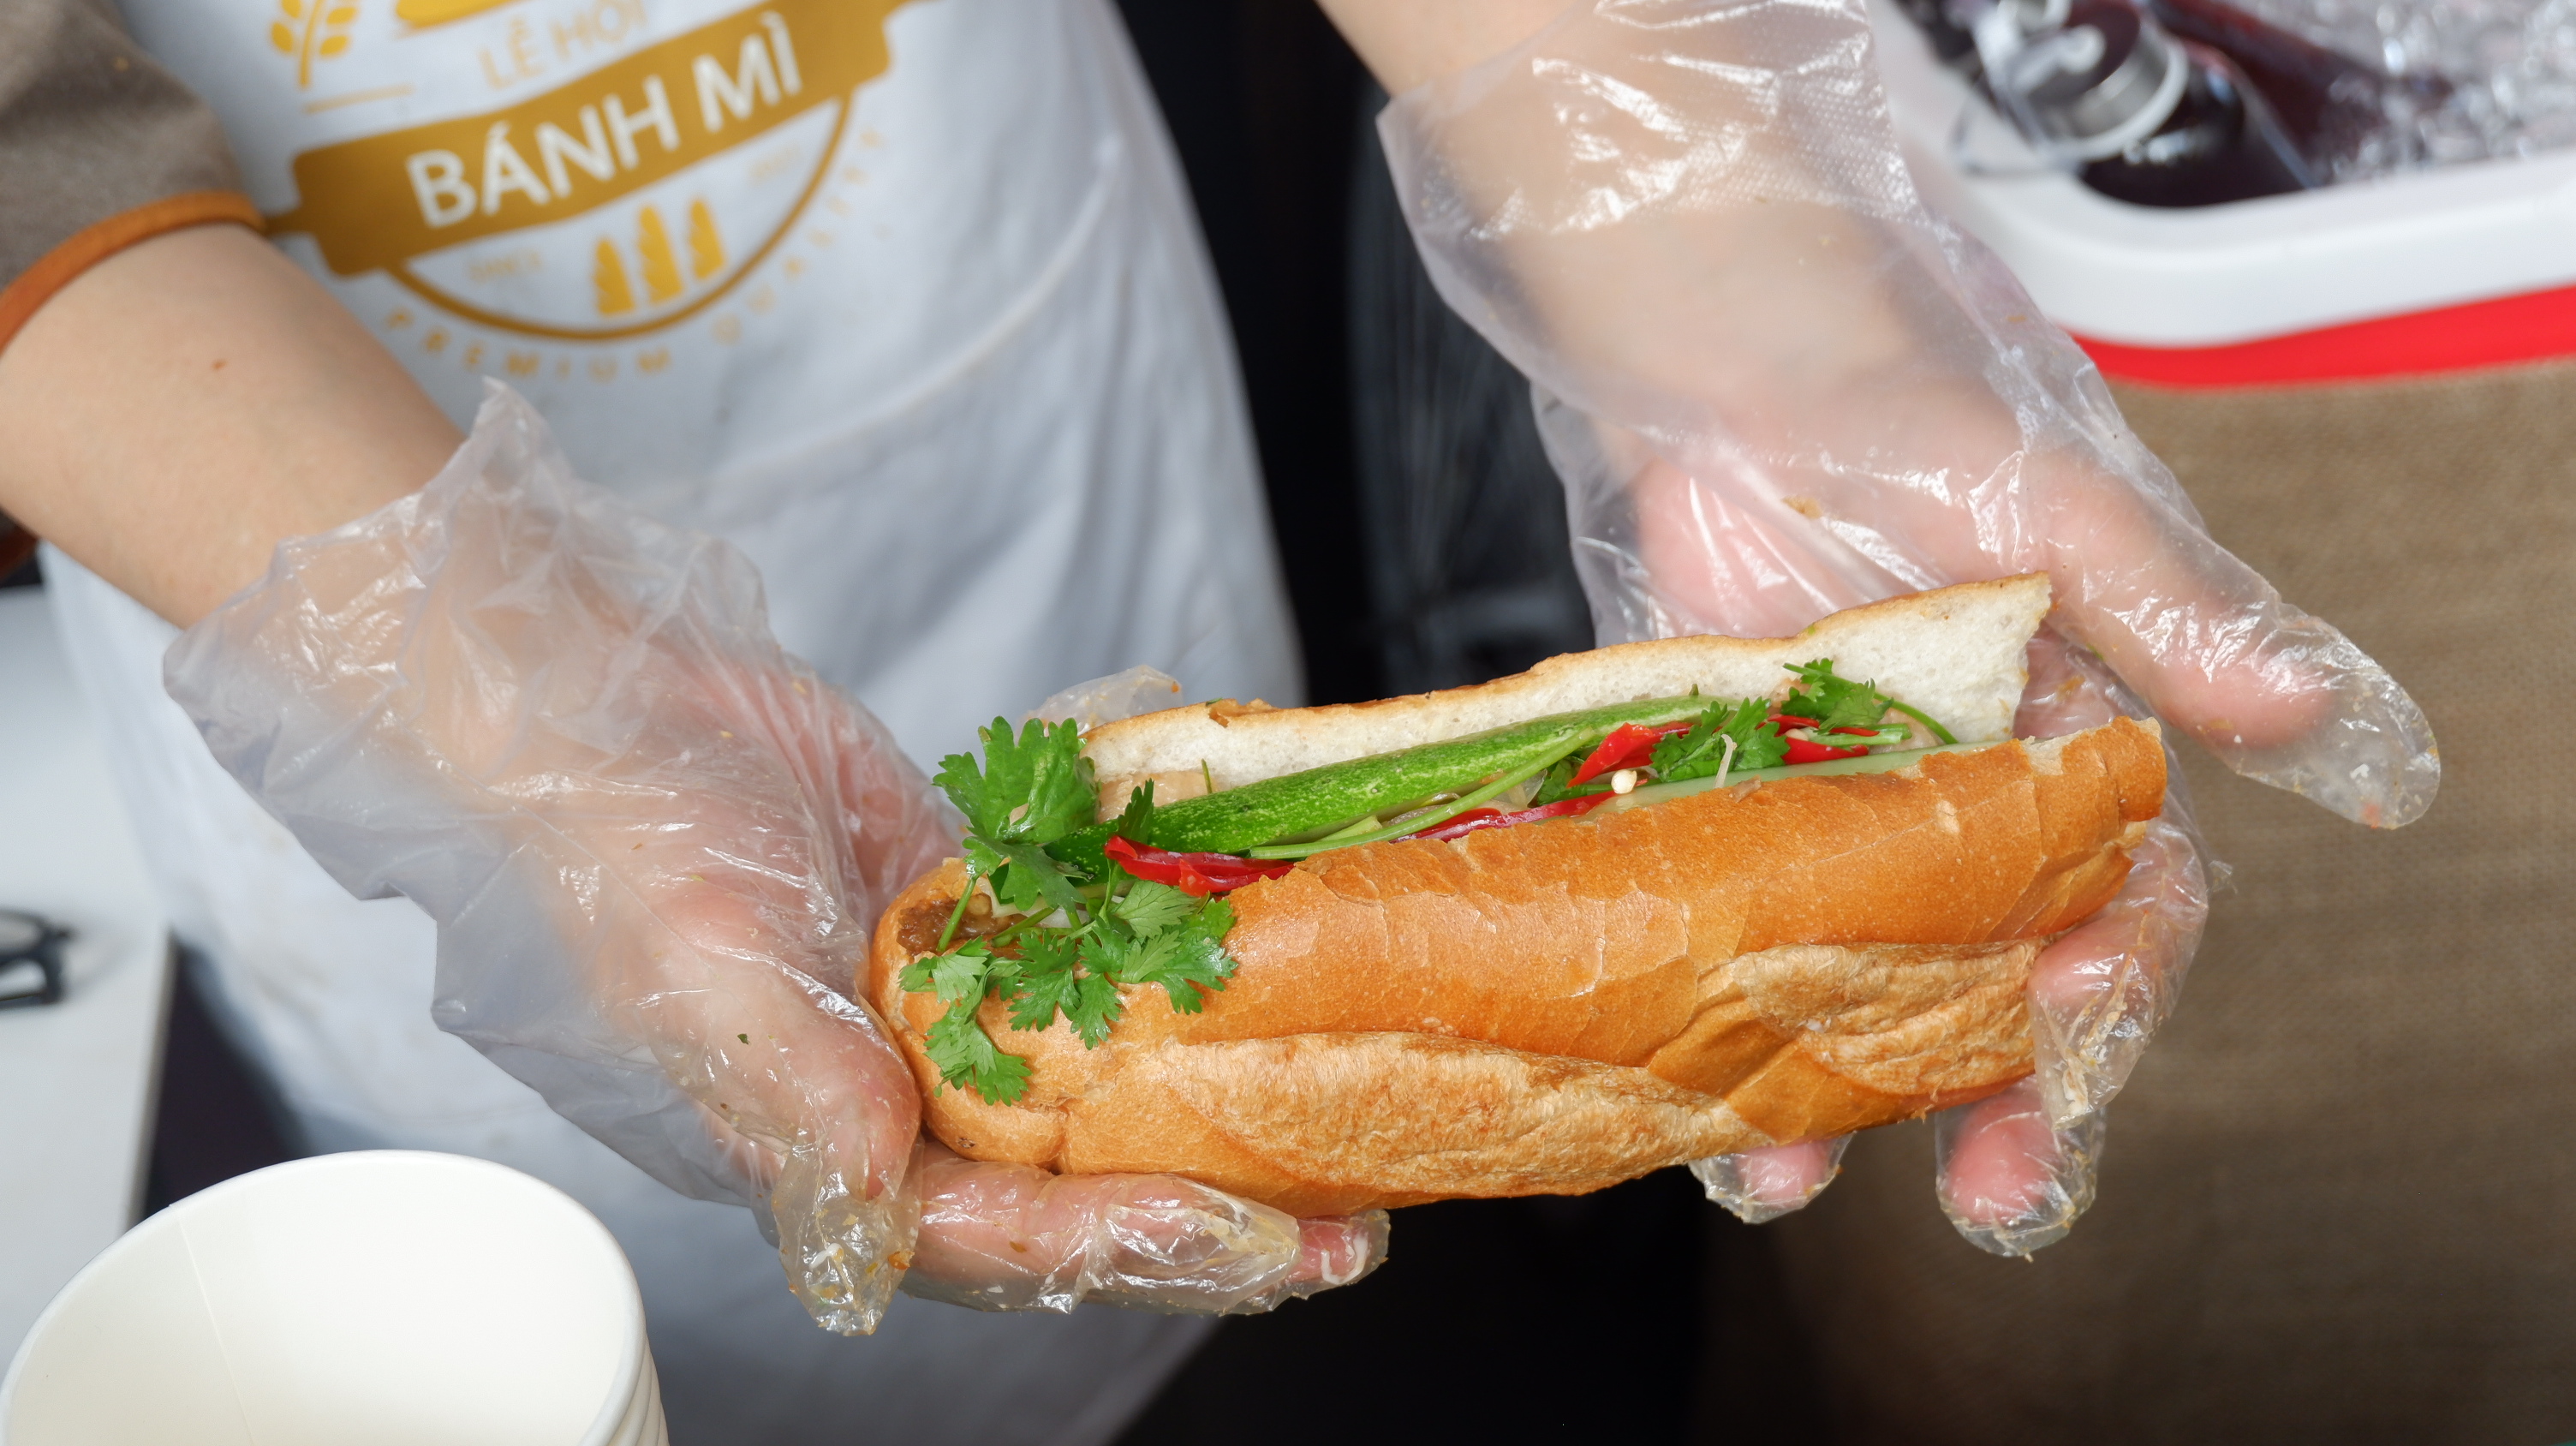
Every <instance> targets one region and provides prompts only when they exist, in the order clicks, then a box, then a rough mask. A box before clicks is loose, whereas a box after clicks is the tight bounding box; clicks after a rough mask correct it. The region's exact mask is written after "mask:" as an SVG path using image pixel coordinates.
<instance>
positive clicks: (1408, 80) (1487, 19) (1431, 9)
mask: <svg viewBox="0 0 2576 1446" xmlns="http://www.w3.org/2000/svg"><path fill="white" fill-rule="evenodd" d="M1317 3H1318V4H1320V5H1321V6H1322V7H1323V10H1324V13H1325V14H1326V15H1328V16H1330V17H1331V18H1332V21H1333V25H1334V26H1335V28H1337V29H1339V30H1340V31H1341V32H1342V38H1343V39H1344V40H1347V41H1349V42H1350V44H1351V49H1353V50H1356V51H1358V52H1359V56H1360V59H1361V60H1362V61H1363V62H1365V63H1366V64H1367V66H1368V68H1369V70H1370V72H1371V73H1372V74H1374V75H1375V76H1376V77H1377V80H1378V84H1380V85H1382V86H1385V87H1386V91H1387V94H1389V95H1402V94H1403V93H1404V92H1406V91H1408V90H1411V89H1413V88H1414V87H1415V86H1417V85H1421V84H1423V83H1424V82H1426V81H1431V80H1437V79H1438V78H1440V77H1441V76H1444V75H1449V74H1452V73H1454V72H1456V71H1461V70H1465V69H1466V68H1467V67H1469V66H1471V65H1474V64H1476V63H1477V62H1479V61H1482V60H1486V59H1490V58H1491V57H1493V56H1496V55H1499V54H1501V53H1502V52H1504V51H1506V50H1508V49H1510V48H1511V47H1513V46H1515V45H1518V44H1520V43H1521V42H1522V41H1524V40H1527V39H1529V38H1530V37H1531V36H1533V35H1535V34H1537V33H1538V32H1539V30H1540V29H1541V28H1542V27H1543V26H1545V25H1546V24H1547V22H1548V21H1549V20H1551V19H1553V18H1554V17H1555V16H1556V15H1557V14H1558V13H1559V12H1560V11H1562V10H1564V9H1565V8H1566V4H1567V3H1568V0H1317Z"/></svg>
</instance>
